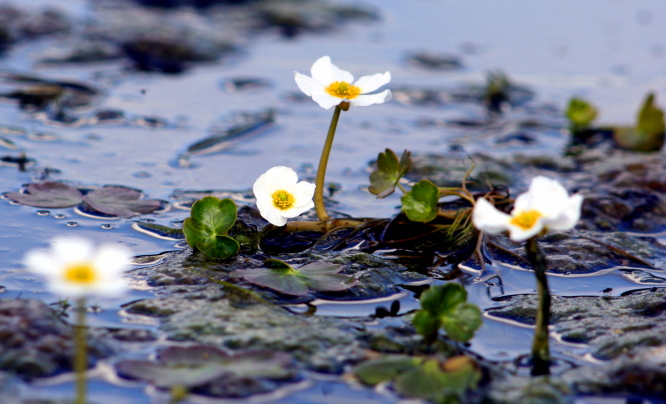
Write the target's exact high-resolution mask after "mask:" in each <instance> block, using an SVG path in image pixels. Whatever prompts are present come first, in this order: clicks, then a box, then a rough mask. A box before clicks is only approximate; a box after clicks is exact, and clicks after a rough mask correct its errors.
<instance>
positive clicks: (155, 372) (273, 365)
mask: <svg viewBox="0 0 666 404" xmlns="http://www.w3.org/2000/svg"><path fill="white" fill-rule="evenodd" d="M291 362H292V360H291V357H289V356H288V355H287V354H284V353H277V352H269V351H264V350H259V351H248V352H244V353H241V354H237V355H231V354H228V353H227V352H225V351H222V350H220V349H217V348H213V347H205V346H193V347H169V348H166V349H165V350H164V351H162V352H161V353H160V355H159V362H150V361H140V360H126V361H122V362H120V363H118V364H117V365H116V368H117V370H118V373H120V374H121V375H122V376H124V377H131V378H134V379H140V380H148V381H149V382H151V383H152V384H154V385H155V386H157V387H161V388H168V387H173V386H183V387H188V388H189V387H195V386H201V385H203V384H206V383H209V382H211V381H213V380H215V379H217V378H218V377H220V376H222V375H225V374H233V375H235V376H237V377H247V378H253V377H257V378H270V379H283V378H287V377H291V376H292V373H293V372H292V371H291V370H289V369H288V367H289V365H290V364H291Z"/></svg>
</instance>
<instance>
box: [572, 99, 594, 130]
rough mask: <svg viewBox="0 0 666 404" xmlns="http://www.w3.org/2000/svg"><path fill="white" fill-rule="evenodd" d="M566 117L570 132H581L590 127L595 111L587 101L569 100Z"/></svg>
mask: <svg viewBox="0 0 666 404" xmlns="http://www.w3.org/2000/svg"><path fill="white" fill-rule="evenodd" d="M566 117H567V119H569V125H570V127H571V130H572V131H574V132H576V131H581V130H585V129H587V128H589V127H590V124H591V123H592V121H594V120H595V119H596V117H597V109H596V108H595V107H594V105H592V104H590V103H588V102H587V101H585V100H583V99H581V98H577V97H574V98H572V99H571V100H569V106H568V107H567V112H566Z"/></svg>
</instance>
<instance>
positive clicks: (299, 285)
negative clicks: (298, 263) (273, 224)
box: [233, 259, 357, 296]
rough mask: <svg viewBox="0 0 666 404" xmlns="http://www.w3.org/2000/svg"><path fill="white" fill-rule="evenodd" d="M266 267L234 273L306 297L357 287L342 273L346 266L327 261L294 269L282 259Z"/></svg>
mask: <svg viewBox="0 0 666 404" xmlns="http://www.w3.org/2000/svg"><path fill="white" fill-rule="evenodd" d="M265 265H266V266H267V268H251V269H242V270H239V271H235V272H233V275H235V276H238V277H241V278H243V279H245V280H246V281H248V282H250V283H254V284H255V285H259V286H263V287H266V288H270V289H273V290H277V291H278V292H281V293H284V294H287V295H293V296H303V295H306V294H308V293H309V292H311V291H312V292H336V291H341V290H346V289H349V288H351V287H352V286H355V285H356V284H357V281H356V280H355V279H354V278H352V277H351V276H349V275H343V274H339V273H338V272H340V271H342V269H343V266H342V265H338V264H331V263H328V262H314V263H311V264H307V265H303V266H302V267H300V268H293V267H291V266H290V265H289V264H287V263H286V262H283V261H279V260H273V259H271V260H266V261H265Z"/></svg>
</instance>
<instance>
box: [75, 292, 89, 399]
mask: <svg viewBox="0 0 666 404" xmlns="http://www.w3.org/2000/svg"><path fill="white" fill-rule="evenodd" d="M74 344H75V345H76V347H75V348H74V349H75V351H74V372H75V373H76V400H75V402H76V404H86V369H87V368H88V357H87V356H88V348H87V346H86V299H85V298H84V297H82V298H80V299H79V300H78V301H77V302H76V325H74Z"/></svg>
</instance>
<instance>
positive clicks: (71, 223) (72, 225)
mask: <svg viewBox="0 0 666 404" xmlns="http://www.w3.org/2000/svg"><path fill="white" fill-rule="evenodd" d="M78 225H79V224H78V223H76V222H67V227H77V226H78Z"/></svg>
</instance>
